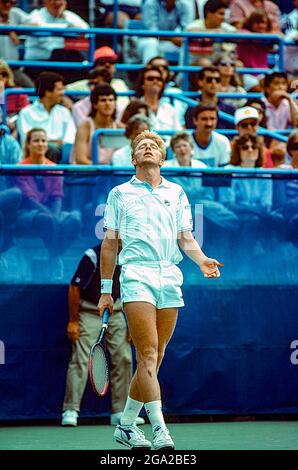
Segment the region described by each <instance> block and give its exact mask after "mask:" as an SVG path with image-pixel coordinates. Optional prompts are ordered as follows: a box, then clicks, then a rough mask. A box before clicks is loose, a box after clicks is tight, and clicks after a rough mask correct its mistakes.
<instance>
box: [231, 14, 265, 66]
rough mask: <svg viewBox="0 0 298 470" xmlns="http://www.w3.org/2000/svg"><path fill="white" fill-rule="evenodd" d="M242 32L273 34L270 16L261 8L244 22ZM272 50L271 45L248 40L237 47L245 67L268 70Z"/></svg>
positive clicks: (239, 57)
mask: <svg viewBox="0 0 298 470" xmlns="http://www.w3.org/2000/svg"><path fill="white" fill-rule="evenodd" d="M242 31H243V32H244V33H247V32H251V33H258V34H269V33H273V30H272V22H271V20H270V17H269V15H268V14H267V13H266V11H265V10H262V9H261V8H259V9H257V10H254V11H253V12H252V13H251V14H250V15H249V17H248V18H246V20H245V21H244V23H243V26H242ZM270 49H272V45H270V44H266V43H262V42H261V41H259V42H254V41H250V40H247V42H241V43H239V44H238V45H237V55H238V59H239V60H241V62H242V63H243V65H244V67H252V68H257V69H267V68H268V52H269V51H270Z"/></svg>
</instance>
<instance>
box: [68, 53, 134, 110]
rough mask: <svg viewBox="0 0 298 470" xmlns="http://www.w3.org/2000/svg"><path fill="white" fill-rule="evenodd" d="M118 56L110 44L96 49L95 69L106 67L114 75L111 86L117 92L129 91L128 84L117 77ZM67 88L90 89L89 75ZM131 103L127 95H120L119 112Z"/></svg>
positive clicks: (118, 100)
mask: <svg viewBox="0 0 298 470" xmlns="http://www.w3.org/2000/svg"><path fill="white" fill-rule="evenodd" d="M117 59H118V56H117V54H116V52H114V51H113V49H112V48H111V47H109V46H102V47H99V48H98V49H96V51H95V53H94V69H96V68H97V67H104V68H105V69H106V70H107V72H108V73H110V74H111V76H112V81H111V83H110V85H111V87H112V88H114V90H115V91H116V93H120V92H124V93H125V92H128V91H129V89H128V86H127V84H126V83H125V81H124V80H122V79H121V78H116V77H115V73H116V67H115V64H116V62H117ZM66 88H67V90H73V91H89V77H88V78H85V79H84V80H78V81H77V82H73V83H69V84H68V85H67V86H66ZM128 103H129V98H128V97H127V96H119V97H118V99H117V107H119V113H120V112H121V110H124V109H125V108H126V106H127V105H128Z"/></svg>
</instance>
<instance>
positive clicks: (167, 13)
mask: <svg viewBox="0 0 298 470" xmlns="http://www.w3.org/2000/svg"><path fill="white" fill-rule="evenodd" d="M149 12H150V13H149ZM193 18H194V8H193V5H192V4H191V2H189V1H188V0H162V1H160V0H145V1H144V3H143V5H142V20H143V22H144V29H148V30H149V31H184V30H185V29H186V26H187V25H188V24H189V23H190V22H191V21H192V20H193ZM181 44H182V39H181V37H171V38H164V37H160V38H156V37H154V38H153V37H152V38H150V37H148V38H145V37H144V38H138V41H137V52H138V54H139V56H140V58H141V62H142V63H143V64H147V63H148V62H149V60H150V59H152V57H156V56H159V55H161V56H162V57H164V56H165V54H166V53H168V52H172V53H173V52H176V53H177V54H178V53H179V50H180V46H181Z"/></svg>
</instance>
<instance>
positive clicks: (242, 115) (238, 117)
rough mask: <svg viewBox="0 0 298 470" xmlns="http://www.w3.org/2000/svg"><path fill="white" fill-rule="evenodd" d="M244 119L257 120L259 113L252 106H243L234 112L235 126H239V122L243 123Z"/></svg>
mask: <svg viewBox="0 0 298 470" xmlns="http://www.w3.org/2000/svg"><path fill="white" fill-rule="evenodd" d="M245 119H256V120H258V119H259V113H258V110H257V109H256V108H253V107H252V106H244V108H238V109H236V111H235V115H234V122H235V126H236V125H237V124H239V122H241V121H244V120H245Z"/></svg>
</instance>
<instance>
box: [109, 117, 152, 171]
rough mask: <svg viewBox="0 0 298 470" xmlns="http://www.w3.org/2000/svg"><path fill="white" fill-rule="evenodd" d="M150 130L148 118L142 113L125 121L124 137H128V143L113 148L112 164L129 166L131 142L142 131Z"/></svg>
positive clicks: (130, 164) (131, 165) (130, 163)
mask: <svg viewBox="0 0 298 470" xmlns="http://www.w3.org/2000/svg"><path fill="white" fill-rule="evenodd" d="M147 130H150V120H149V118H148V117H147V116H145V115H144V114H134V115H133V116H132V117H131V118H130V119H129V120H128V121H127V123H126V128H125V134H124V135H125V137H127V138H128V139H130V143H129V144H127V145H125V146H124V147H122V148H120V149H118V150H115V152H114V153H113V157H112V164H113V165H115V166H130V167H133V164H132V162H131V143H132V142H133V141H134V139H135V138H136V137H137V135H138V134H140V133H141V132H143V131H147Z"/></svg>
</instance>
